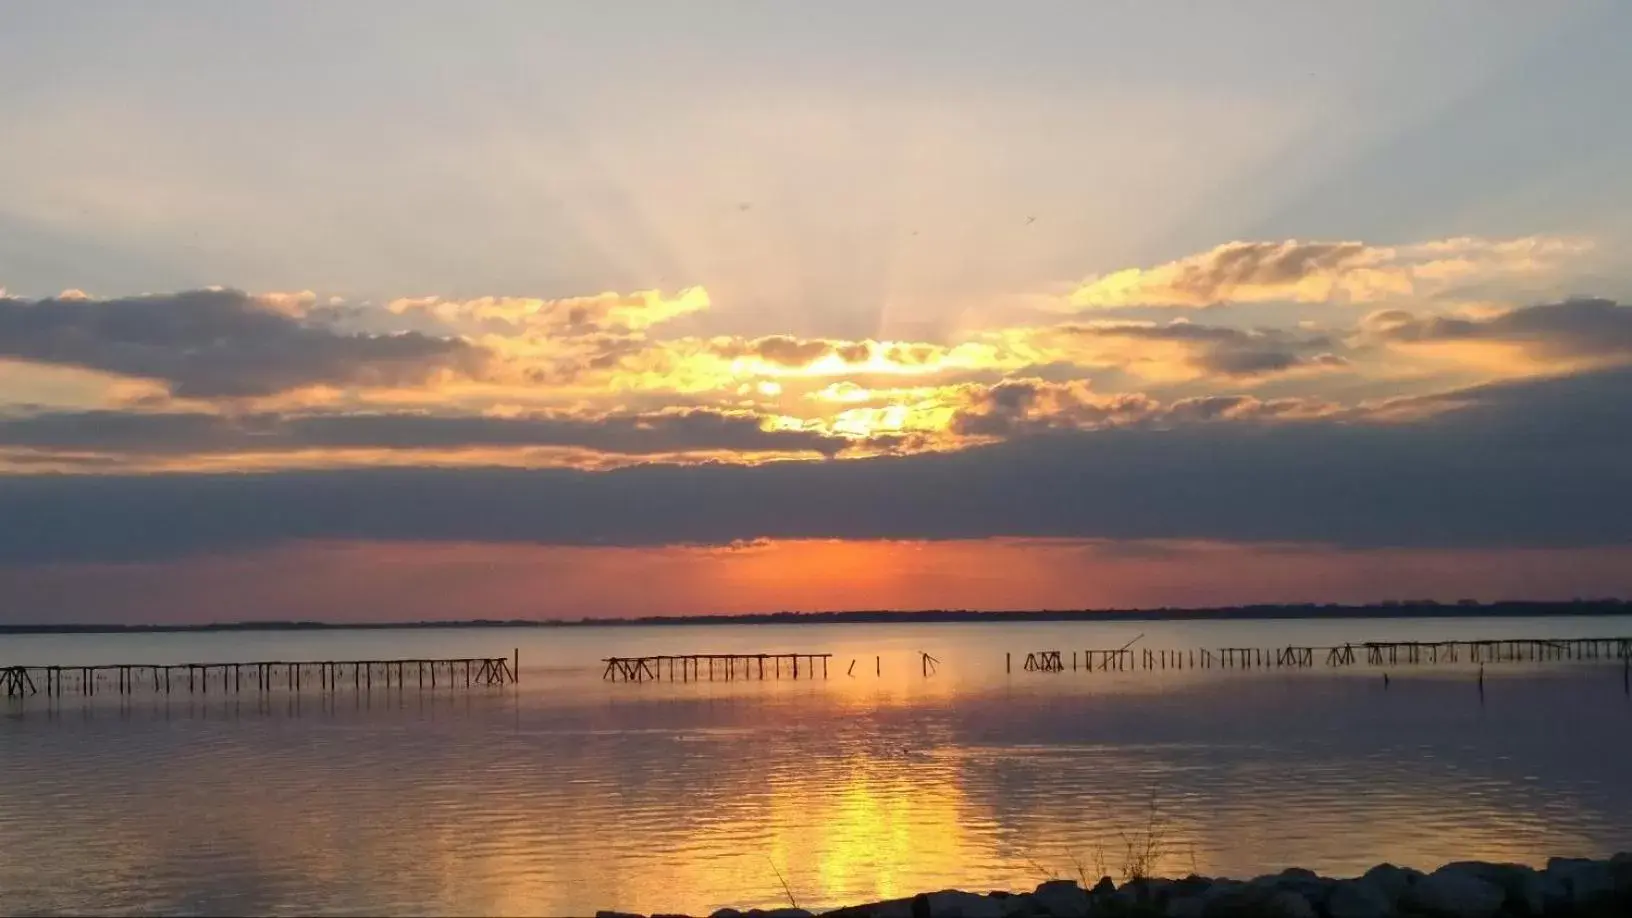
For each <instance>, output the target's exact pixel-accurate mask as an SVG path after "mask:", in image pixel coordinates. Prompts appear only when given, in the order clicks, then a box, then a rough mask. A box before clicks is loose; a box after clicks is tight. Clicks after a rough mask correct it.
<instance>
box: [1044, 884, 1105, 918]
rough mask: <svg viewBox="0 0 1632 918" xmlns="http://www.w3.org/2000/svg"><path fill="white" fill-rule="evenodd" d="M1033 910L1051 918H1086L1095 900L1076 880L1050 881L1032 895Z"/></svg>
mask: <svg viewBox="0 0 1632 918" xmlns="http://www.w3.org/2000/svg"><path fill="white" fill-rule="evenodd" d="M1031 902H1032V906H1033V910H1034V911H1036V912H1039V913H1041V914H1044V915H1048V916H1050V918H1084V916H1086V915H1087V914H1088V907H1089V905H1091V904H1092V902H1093V900H1092V898H1091V897H1090V896H1089V895H1088V891H1087V890H1085V889H1083V888H1082V887H1081V886H1078V885H1077V881H1075V880H1049V881H1048V882H1046V883H1042V884H1040V885H1039V886H1038V887H1037V889H1036V891H1034V892H1033V893H1032V894H1031Z"/></svg>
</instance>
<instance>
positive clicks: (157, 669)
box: [0, 650, 521, 698]
mask: <svg viewBox="0 0 1632 918" xmlns="http://www.w3.org/2000/svg"><path fill="white" fill-rule="evenodd" d="M520 663H521V653H520V651H519V650H518V651H516V652H514V653H513V654H512V655H511V656H509V657H453V658H437V659H399V660H256V661H253V662H249V663H103V664H97V665H93V666H5V667H0V689H3V690H4V692H5V695H6V697H8V698H18V697H24V696H29V695H38V694H41V693H43V694H45V695H48V696H51V697H62V696H64V695H69V694H74V695H95V694H97V693H98V692H113V693H116V694H120V695H134V694H136V693H138V692H152V693H156V694H161V695H170V694H176V693H186V694H202V695H208V694H210V693H211V692H212V691H213V692H216V693H219V694H238V693H242V692H246V691H247V692H262V693H265V692H273V691H280V690H281V691H289V692H299V691H308V690H313V689H316V690H319V691H324V692H338V691H346V690H350V691H355V692H368V691H373V690H374V689H375V688H380V689H396V690H402V689H407V688H410V687H411V688H415V689H442V688H450V689H451V688H475V687H478V686H496V685H509V684H512V683H514V682H516V681H517V673H518V670H519V669H520Z"/></svg>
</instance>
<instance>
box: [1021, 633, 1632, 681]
mask: <svg viewBox="0 0 1632 918" xmlns="http://www.w3.org/2000/svg"><path fill="white" fill-rule="evenodd" d="M1135 640H1137V638H1136V639H1135ZM1070 654H1071V665H1070V669H1072V670H1078V669H1081V670H1083V671H1086V672H1106V671H1111V670H1163V669H1264V668H1291V669H1308V668H1311V667H1313V666H1315V665H1316V664H1317V662H1319V663H1323V664H1324V665H1326V666H1329V667H1346V666H1416V665H1435V664H1452V663H1469V664H1474V665H1480V666H1482V665H1484V664H1487V663H1551V662H1565V661H1580V662H1591V661H1598V662H1619V663H1620V664H1621V665H1622V666H1623V667H1632V638H1627V637H1608V638H1563V639H1544V638H1510V639H1501V640H1477V641H1361V642H1355V643H1349V644H1337V645H1330V646H1311V645H1286V646H1277V647H1216V648H1201V649H1192V650H1156V649H1149V648H1145V649H1140V650H1138V651H1135V650H1133V649H1131V648H1129V647H1126V646H1124V647H1121V648H1117V649H1115V650H1104V649H1090V650H1081V651H1077V650H1073V651H1070ZM1008 665H1009V668H1010V669H1011V670H1012V658H1010V663H1009V664H1008ZM1024 668H1025V670H1026V671H1027V672H1044V673H1062V672H1065V671H1066V664H1065V651H1060V650H1039V651H1033V652H1031V653H1028V654H1026V660H1025V667H1024Z"/></svg>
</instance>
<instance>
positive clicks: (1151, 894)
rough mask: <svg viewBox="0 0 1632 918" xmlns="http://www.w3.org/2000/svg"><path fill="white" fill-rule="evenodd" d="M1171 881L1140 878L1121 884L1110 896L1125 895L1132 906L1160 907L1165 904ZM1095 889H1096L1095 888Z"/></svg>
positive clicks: (1171, 884)
mask: <svg viewBox="0 0 1632 918" xmlns="http://www.w3.org/2000/svg"><path fill="white" fill-rule="evenodd" d="M1173 882H1174V881H1172V880H1159V879H1156V878H1154V877H1140V878H1139V879H1137V880H1130V881H1128V882H1127V883H1124V884H1122V888H1121V889H1120V890H1112V894H1113V895H1114V894H1116V893H1127V894H1128V896H1129V897H1131V900H1132V902H1133V903H1134V904H1137V905H1155V906H1160V905H1161V904H1162V903H1164V902H1166V901H1167V899H1168V896H1169V895H1170V894H1171V892H1172V888H1173ZM1095 888H1096V889H1097V888H1098V887H1095Z"/></svg>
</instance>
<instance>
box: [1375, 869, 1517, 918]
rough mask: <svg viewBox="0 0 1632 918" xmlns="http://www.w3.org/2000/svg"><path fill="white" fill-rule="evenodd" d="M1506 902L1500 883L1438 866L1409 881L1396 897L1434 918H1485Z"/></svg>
mask: <svg viewBox="0 0 1632 918" xmlns="http://www.w3.org/2000/svg"><path fill="white" fill-rule="evenodd" d="M1506 901H1507V892H1506V891H1505V890H1503V889H1502V888H1501V887H1500V886H1497V885H1496V884H1495V883H1492V882H1490V881H1489V880H1486V879H1483V878H1482V877H1480V876H1478V875H1477V874H1475V873H1473V872H1469V871H1467V870H1462V869H1459V868H1455V867H1451V868H1446V867H1441V868H1440V869H1438V870H1436V871H1434V872H1433V873H1430V874H1428V875H1427V876H1425V877H1423V878H1422V879H1420V880H1418V881H1416V882H1415V883H1412V884H1411V886H1410V888H1408V889H1407V890H1406V891H1405V895H1404V896H1402V897H1401V898H1400V903H1401V905H1402V906H1404V907H1405V908H1407V909H1410V910H1412V911H1417V912H1423V913H1425V914H1428V915H1432V916H1435V918H1489V916H1491V915H1495V914H1496V913H1497V912H1500V911H1501V910H1502V903H1504V902H1506Z"/></svg>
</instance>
